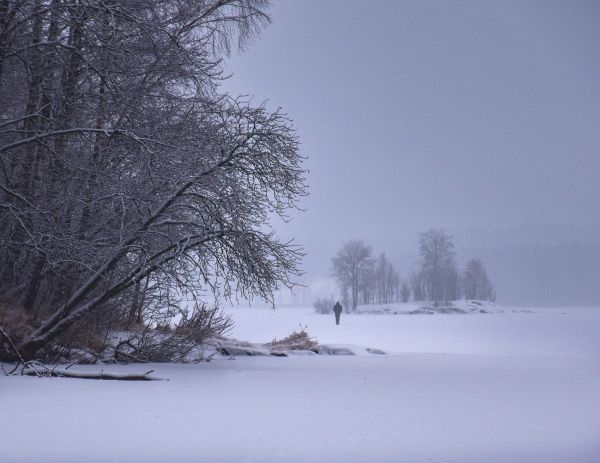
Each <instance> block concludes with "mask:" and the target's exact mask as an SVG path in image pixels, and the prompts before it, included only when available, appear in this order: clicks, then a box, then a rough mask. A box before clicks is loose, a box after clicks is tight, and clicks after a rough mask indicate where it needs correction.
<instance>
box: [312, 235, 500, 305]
mask: <svg viewBox="0 0 600 463" xmlns="http://www.w3.org/2000/svg"><path fill="white" fill-rule="evenodd" d="M419 255H420V260H419V263H418V265H417V268H416V269H415V270H414V271H412V272H411V273H410V274H409V275H408V277H407V278H406V279H402V278H401V277H400V274H399V272H398V271H397V270H396V268H395V267H394V265H393V264H392V262H390V260H389V259H388V258H387V256H386V254H385V253H381V254H380V255H379V257H377V258H375V257H374V256H373V249H372V247H371V246H369V245H367V244H365V243H364V242H363V241H362V240H352V241H348V242H346V243H344V244H343V245H342V247H341V248H340V250H339V251H338V252H337V254H336V255H335V256H334V257H333V259H332V275H333V277H334V278H335V280H336V282H337V284H338V287H339V290H340V295H341V297H342V303H343V304H344V307H345V308H346V310H348V311H350V310H352V311H355V310H356V307H357V306H358V305H359V304H375V303H376V304H387V303H393V302H408V301H410V300H411V299H412V300H413V301H426V302H429V303H433V304H434V305H435V306H437V305H439V304H447V303H449V302H450V301H453V300H457V299H461V298H465V299H478V300H487V301H493V300H495V298H496V293H495V290H494V286H493V284H492V283H491V281H490V279H489V276H488V274H487V271H486V269H485V265H484V264H483V262H482V261H481V259H479V258H474V259H471V260H469V261H468V262H467V263H466V264H465V267H464V269H463V270H462V271H460V270H459V268H458V265H457V263H456V253H455V250H454V244H453V242H452V237H451V236H450V235H448V234H447V233H446V232H445V231H444V230H437V229H432V230H429V231H427V232H424V233H422V234H421V236H420V239H419ZM321 305H322V303H321Z"/></svg>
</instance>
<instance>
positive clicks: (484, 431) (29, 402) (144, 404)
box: [0, 308, 600, 463]
mask: <svg viewBox="0 0 600 463" xmlns="http://www.w3.org/2000/svg"><path fill="white" fill-rule="evenodd" d="M231 313H232V314H233V317H234V318H235V320H236V322H237V325H236V328H235V330H234V332H233V333H232V336H234V337H236V338H238V339H244V340H248V341H252V342H266V341H270V340H272V339H273V338H282V337H285V336H286V335H288V334H289V333H290V332H291V331H294V330H297V329H298V328H299V325H302V326H304V327H307V330H308V332H309V333H310V334H311V335H312V336H314V337H316V338H317V339H318V340H319V341H320V342H322V343H328V344H339V345H345V346H350V347H351V348H353V349H355V351H356V352H357V353H358V354H360V355H356V356H292V357H286V358H280V357H260V358H258V357H252V358H249V357H248V358H246V357H236V358H235V359H234V360H229V359H225V358H223V359H218V360H215V361H213V362H211V363H202V364H197V365H151V366H150V367H148V365H128V366H104V368H105V369H106V370H107V371H109V370H110V371H118V372H122V371H146V370H148V369H149V368H153V369H154V370H155V375H157V376H160V377H164V378H169V379H170V380H169V381H156V382H149V383H138V382H114V381H90V380H75V379H36V378H29V377H0V413H1V415H0V435H1V436H2V439H1V441H0V461H2V462H4V461H6V462H11V463H12V462H15V463H16V462H57V463H58V462H61V463H62V462H82V461H86V462H163V461H169V462H227V463H229V462H278V463H281V462H298V463H299V462H325V461H326V462H345V463H349V462H451V461H456V462H544V463H548V462H557V463H558V462H561V463H562V462H579V463H581V462H583V463H586V462H589V463H597V462H598V461H599V459H600V394H599V393H598V391H600V336H598V332H599V328H600V309H592V308H561V309H555V308H552V309H539V308H536V309H530V310H527V311H524V309H515V311H514V312H513V311H512V309H505V311H504V312H503V313H488V314H478V313H477V314H465V315H368V314H362V315H348V314H342V321H341V324H340V326H335V322H334V320H333V315H331V316H328V315H317V314H316V313H314V312H313V310H312V309H310V308H300V309H278V310H277V311H271V310H268V309H232V310H231ZM354 346H362V348H364V347H371V348H377V349H381V350H383V351H385V352H386V355H371V354H368V353H366V351H365V350H364V349H362V348H357V347H354ZM73 368H79V369H81V370H97V369H99V368H101V367H100V366H87V367H83V366H80V367H73Z"/></svg>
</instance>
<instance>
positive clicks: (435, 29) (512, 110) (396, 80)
mask: <svg viewBox="0 0 600 463" xmlns="http://www.w3.org/2000/svg"><path fill="white" fill-rule="evenodd" d="M273 3H274V5H273V7H272V9H271V14H272V19H273V24H272V25H270V26H269V27H267V29H266V30H265V31H263V33H262V35H261V37H260V38H259V39H258V40H256V41H255V42H254V43H253V44H251V46H250V47H249V48H248V50H246V51H245V52H244V53H242V54H234V55H233V56H232V57H231V59H230V60H229V62H228V63H227V71H228V72H231V73H232V74H233V76H232V77H231V78H230V79H229V80H228V81H226V82H224V84H223V86H224V88H225V89H226V90H228V91H230V92H231V93H235V94H247V95H252V96H253V98H254V102H260V101H262V100H265V99H268V106H269V107H271V108H276V107H279V106H281V107H282V108H283V110H284V111H285V112H287V113H288V114H289V115H290V117H292V118H293V120H294V121H295V126H296V128H297V129H298V135H299V136H300V139H301V141H302V152H303V153H304V154H305V155H307V156H309V159H308V160H307V162H306V167H307V168H308V169H309V170H310V173H309V174H308V176H307V180H308V183H309V186H310V196H309V197H308V198H306V200H304V201H303V203H302V206H303V207H304V208H306V212H305V213H302V214H294V220H293V221H292V223H290V224H286V225H281V224H279V225H277V229H278V231H279V233H280V235H282V236H283V237H286V238H289V237H293V238H295V239H296V241H298V242H299V243H300V244H302V245H303V246H304V247H305V250H306V252H307V257H306V259H305V270H306V271H307V278H308V279H309V280H310V278H320V277H327V276H328V275H329V267H330V258H331V256H332V255H333V254H334V253H335V251H336V250H337V248H339V246H340V244H341V243H342V242H343V241H345V240H348V239H354V238H362V239H364V240H365V241H367V242H368V243H370V244H372V245H373V247H374V250H375V251H376V252H379V251H386V252H387V253H388V255H390V256H391V257H392V258H393V259H394V261H396V263H397V265H398V266H399V268H400V271H401V272H402V274H403V275H406V274H407V273H408V272H409V271H410V270H412V268H413V265H414V262H415V261H416V255H415V252H416V249H415V248H416V243H417V237H418V233H419V232H421V231H424V230H427V229H428V228H432V227H435V228H445V229H447V230H448V231H450V232H451V233H452V234H453V235H454V236H455V237H456V244H457V254H458V257H459V262H461V261H462V262H464V260H466V259H467V258H470V257H473V256H472V255H471V254H473V253H475V252H477V253H478V254H481V255H482V257H484V259H486V263H487V265H488V270H489V271H490V274H491V276H492V279H494V280H496V283H497V286H498V293H499V297H500V301H502V300H503V296H504V300H506V301H509V302H513V303H519V302H522V303H536V302H538V303H551V302H552V300H550V299H551V297H550V296H549V294H550V293H549V292H548V291H549V289H548V288H546V287H545V286H546V285H545V283H544V282H545V281H549V282H551V281H553V280H557V281H558V280H559V279H564V278H565V275H567V278H568V275H573V271H572V269H569V268H566V269H565V268H564V267H565V266H567V267H568V266H573V267H580V268H581V265H580V264H581V262H579V261H577V260H576V261H575V262H570V263H564V258H561V259H560V261H558V260H557V262H554V261H552V259H555V260H556V259H558V258H557V253H556V252H554V251H553V250H552V249H553V248H555V247H556V246H563V247H564V246H567V247H568V246H571V247H575V248H578V249H579V250H580V251H581V247H582V246H583V247H585V246H588V247H589V249H590V252H583V251H582V252H580V254H581V256H582V257H581V258H580V260H581V259H583V260H585V261H586V262H585V265H586V266H587V267H586V269H587V270H586V272H587V273H590V272H591V274H592V275H588V276H587V277H586V278H588V277H589V281H590V282H594V281H595V282H596V286H598V284H597V283H598V282H600V263H598V262H596V260H594V259H596V258H598V257H599V256H600V234H598V231H599V230H600V211H599V207H598V206H599V199H600V182H599V174H600V153H599V148H600V79H599V78H600V52H599V50H600V47H599V46H600V27H599V25H600V2H592V1H590V2H583V1H568V2H566V1H561V2H551V1H540V2H534V1H530V2H525V1H504V0H503V1H498V2H484V1H468V2H465V1H439V2H438V1H436V2H432V1H430V2H423V1H410V2H407V1H377V2H365V1H360V2H359V1H344V0H340V1H333V0H327V1H317V0H304V1H297V0H275V1H274V2H273ZM523 247H527V249H536V248H537V249H538V251H537V252H538V254H539V255H538V256H537V257H531V256H530V257H526V255H528V254H527V252H523V250H522V248H523ZM519 249H521V250H520V251H519ZM540 249H541V251H540ZM511 252H512V253H513V254H514V258H513V259H512V260H510V259H509V258H507V254H510V253H511ZM545 252H546V253H547V255H545V254H544V253H545ZM565 252H566V253H567V254H568V253H569V252H568V251H565ZM594 253H596V254H595V257H593V256H594ZM540 256H541V257H540ZM586 256H587V257H586ZM536 259H537V261H536ZM590 259H591V261H590ZM533 261H535V262H533ZM538 261H539V262H538ZM544 262H547V264H548V265H545V264H544ZM560 262H563V263H564V265H562V267H563V268H561V269H558V268H557V267H558V266H559V264H560ZM528 266H529V267H528ZM546 267H551V268H552V267H553V268H554V269H555V270H554V271H553V270H551V269H549V268H546ZM526 270H527V272H528V273H529V275H527V276H524V275H521V274H520V272H524V271H526ZM548 272H549V275H548ZM531 273H535V275H531ZM544 275H545V276H544ZM498 279H500V281H498ZM517 279H519V281H517ZM524 279H525V280H526V282H527V281H534V280H535V282H536V287H535V288H533V289H532V288H531V286H532V285H529V284H524V283H523V280H524ZM586 281H587V280H586ZM540 282H541V283H540ZM525 286H529V288H527V289H526V290H523V289H522V288H521V287H525ZM549 286H552V283H550V285H549ZM586 286H589V284H588V283H587V282H586ZM519 288H521V289H519ZM577 288H578V286H577V287H576V286H573V285H571V286H568V288H567V289H566V290H565V291H567V292H568V291H571V292H572V293H573V294H572V295H570V296H569V297H572V298H573V300H575V302H577V298H578V297H580V301H579V302H581V303H585V304H590V303H598V302H600V296H598V297H597V298H595V299H594V298H593V297H592V295H591V293H590V294H589V295H587V296H585V297H583V296H582V295H581V294H579V293H580V289H577ZM550 292H551V291H550ZM575 293H577V294H575ZM578 294H579V296H578ZM588 296H589V297H588ZM552 297H554V296H552Z"/></svg>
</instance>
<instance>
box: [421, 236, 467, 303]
mask: <svg viewBox="0 0 600 463" xmlns="http://www.w3.org/2000/svg"><path fill="white" fill-rule="evenodd" d="M419 251H420V254H421V263H420V264H421V269H420V273H421V275H422V277H423V279H424V283H425V288H426V290H427V293H426V296H427V298H428V299H429V300H431V301H433V302H434V304H435V305H436V306H437V305H438V304H439V303H440V302H441V301H444V302H448V301H449V300H452V299H453V298H454V297H455V296H456V292H455V291H454V288H457V287H458V280H457V275H458V274H457V271H456V264H455V260H454V245H453V244H452V238H451V237H450V236H449V235H448V234H447V233H446V232H445V231H444V230H435V229H432V230H429V231H427V232H425V233H422V234H421V238H420V246H419Z"/></svg>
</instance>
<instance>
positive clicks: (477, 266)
mask: <svg viewBox="0 0 600 463" xmlns="http://www.w3.org/2000/svg"><path fill="white" fill-rule="evenodd" d="M462 285H463V291H464V297H465V298H466V299H478V300H483V301H491V300H494V299H495V293H494V286H493V285H492V283H491V282H490V279H489V277H488V274H487V271H486V269H485V265H483V262H482V260H481V259H479V258H476V259H471V260H469V261H468V262H467V263H466V265H465V270H464V271H463V274H462Z"/></svg>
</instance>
